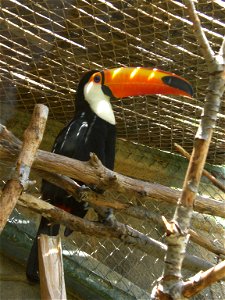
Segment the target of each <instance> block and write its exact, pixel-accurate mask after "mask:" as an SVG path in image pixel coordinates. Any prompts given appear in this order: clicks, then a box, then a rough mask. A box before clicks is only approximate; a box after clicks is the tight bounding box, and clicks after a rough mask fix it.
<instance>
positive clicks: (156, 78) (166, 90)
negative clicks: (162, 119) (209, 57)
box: [95, 67, 193, 98]
mask: <svg viewBox="0 0 225 300" xmlns="http://www.w3.org/2000/svg"><path fill="white" fill-rule="evenodd" d="M99 73H100V75H101V84H102V90H103V92H104V93H105V94H108V95H109V96H111V97H112V98H125V97H129V96H139V95H140V96H141V95H151V94H164V95H168V94H172V95H182V96H187V97H191V96H192V95H193V89H192V86H191V85H190V83H189V82H188V81H186V80H185V79H183V78H182V77H179V76H177V75H175V74H173V73H168V72H164V71H161V70H158V69H151V68H143V67H136V68H130V67H122V68H115V69H108V70H104V71H102V72H99ZM95 75H96V74H95Z"/></svg>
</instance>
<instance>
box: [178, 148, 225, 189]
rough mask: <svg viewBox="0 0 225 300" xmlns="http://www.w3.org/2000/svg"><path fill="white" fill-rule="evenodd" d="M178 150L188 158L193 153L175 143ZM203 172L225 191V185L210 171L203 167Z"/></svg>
mask: <svg viewBox="0 0 225 300" xmlns="http://www.w3.org/2000/svg"><path fill="white" fill-rule="evenodd" d="M174 146H175V148H176V150H177V151H179V152H180V153H181V154H182V155H183V156H184V157H186V158H187V159H188V160H189V159H190V157H191V155H190V154H189V153H188V152H187V151H186V150H185V149H184V148H183V147H181V146H180V145H178V144H176V143H175V144H174ZM202 174H203V175H204V176H205V177H207V178H208V179H209V180H210V181H211V182H212V183H213V184H214V185H215V186H216V187H217V188H218V189H220V190H221V191H223V192H225V186H224V185H223V184H222V183H221V182H220V181H219V180H217V179H216V178H215V177H214V176H213V175H212V174H210V173H209V172H208V171H206V170H205V169H203V171H202Z"/></svg>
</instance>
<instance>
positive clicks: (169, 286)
mask: <svg viewBox="0 0 225 300" xmlns="http://www.w3.org/2000/svg"><path fill="white" fill-rule="evenodd" d="M184 3H185V4H186V7H187V10H188V12H189V15H190V18H191V20H192V22H193V27H194V32H195V35H196V39H197V41H198V43H199V45H200V47H201V50H202V53H203V55H204V58H205V60H206V63H207V66H208V70H209V75H210V78H209V85H208V90H207V94H206V98H205V105H204V110H203V113H202V117H201V121H200V125H199V128H198V131H197V133H196V136H195V141H194V147H193V151H192V155H191V158H190V162H189V166H188V169H187V173H186V176H185V179H184V183H183V190H182V194H181V198H180V199H179V201H178V205H177V208H176V211H175V214H174V217H173V220H172V221H170V222H168V221H167V220H166V219H165V218H164V224H165V226H166V233H167V236H166V242H167V245H168V250H167V253H166V257H165V265H164V271H163V276H162V278H161V280H160V281H159V282H158V285H157V286H155V287H154V289H153V292H152V298H153V299H181V297H182V296H181V294H182V285H183V282H182V274H181V271H182V263H183V259H184V255H185V252H186V245H187V242H188V239H189V234H188V230H189V228H190V220H191V217H192V212H193V205H194V201H195V197H196V194H197V191H198V186H199V182H200V179H201V176H202V171H203V167H204V164H205V161H206V157H207V154H208V149H209V145H210V142H211V138H212V133H213V129H214V128H215V124H216V119H217V113H218V111H219V107H220V103H221V98H222V95H223V92H224V89H225V76H224V72H225V71H224V65H225V63H224V42H223V44H222V46H221V49H220V52H219V54H218V55H215V54H214V52H213V50H212V49H211V47H210V45H209V42H208V40H207V37H206V36H205V34H204V31H203V29H202V27H201V23H200V20H199V18H198V15H197V12H196V10H195V6H194V3H193V1H192V0H184Z"/></svg>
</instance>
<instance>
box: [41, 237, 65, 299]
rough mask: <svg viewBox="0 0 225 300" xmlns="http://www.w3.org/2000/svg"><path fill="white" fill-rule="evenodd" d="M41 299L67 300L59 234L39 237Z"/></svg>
mask: <svg viewBox="0 0 225 300" xmlns="http://www.w3.org/2000/svg"><path fill="white" fill-rule="evenodd" d="M38 262H39V272H40V288H41V299H43V300H45V299H48V300H55V299H59V300H66V299H67V297H66V288H65V281H64V270H63V259H62V245H61V239H60V237H59V236H56V237H55V236H54V237H53V236H51V237H50V236H48V235H44V234H41V235H40V238H39V239H38Z"/></svg>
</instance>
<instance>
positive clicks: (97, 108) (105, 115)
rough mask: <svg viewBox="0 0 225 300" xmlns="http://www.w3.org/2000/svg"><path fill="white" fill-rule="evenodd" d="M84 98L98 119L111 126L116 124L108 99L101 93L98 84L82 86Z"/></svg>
mask: <svg viewBox="0 0 225 300" xmlns="http://www.w3.org/2000/svg"><path fill="white" fill-rule="evenodd" d="M84 97H85V100H86V101H87V102H88V103H89V105H90V107H91V109H92V110H93V112H94V113H95V114H96V115H97V116H98V117H99V118H101V119H103V120H105V121H106V122H108V123H110V124H112V125H115V124H116V120H115V116H114V112H113V109H112V105H111V103H110V97H109V96H107V95H105V94H104V93H103V91H102V89H101V85H100V84H95V83H94V82H89V83H87V84H86V85H85V86H84Z"/></svg>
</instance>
